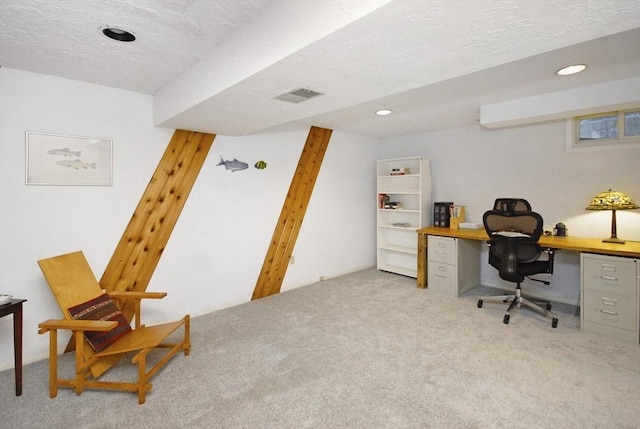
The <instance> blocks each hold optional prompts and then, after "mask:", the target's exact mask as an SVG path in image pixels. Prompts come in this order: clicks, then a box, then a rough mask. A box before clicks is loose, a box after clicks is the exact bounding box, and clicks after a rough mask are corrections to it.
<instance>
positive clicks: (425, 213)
mask: <svg viewBox="0 0 640 429" xmlns="http://www.w3.org/2000/svg"><path fill="white" fill-rule="evenodd" d="M394 169H397V170H399V171H396V172H394ZM403 170H404V174H397V173H400V172H402V171H403ZM392 173H396V174H392ZM376 189H377V199H378V201H377V204H378V205H377V226H376V228H377V248H378V249H377V266H378V269H379V270H383V271H389V272H392V273H397V274H402V275H405V276H409V277H415V278H417V276H418V266H417V264H418V234H417V230H418V229H420V228H423V227H426V226H428V225H430V216H431V163H430V160H429V159H427V158H424V157H420V156H418V157H408V158H392V159H382V160H378V162H377V187H376ZM383 194H384V195H386V196H388V199H389V202H390V203H399V204H400V205H401V208H390V207H389V206H387V208H385V207H381V199H380V195H383Z"/></svg>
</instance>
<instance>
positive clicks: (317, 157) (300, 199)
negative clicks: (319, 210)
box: [251, 127, 332, 300]
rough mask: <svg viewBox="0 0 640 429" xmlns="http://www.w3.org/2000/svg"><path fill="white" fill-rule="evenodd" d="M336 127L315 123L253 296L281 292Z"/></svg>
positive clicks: (256, 297)
mask: <svg viewBox="0 0 640 429" xmlns="http://www.w3.org/2000/svg"><path fill="white" fill-rule="evenodd" d="M331 133H332V130H329V129H325V128H318V127H311V129H310V130H309V135H308V137H307V141H306V143H305V146H304V149H303V150H302V154H301V155H300V160H299V162H298V167H297V168H296V172H295V174H294V176H293V179H292V181H291V185H290V187H289V192H287V197H286V199H285V202H284V205H283V207H282V211H281V212H280V218H279V220H278V223H277V224H276V228H275V231H274V233H273V237H272V239H271V244H270V245H269V249H268V250H267V255H266V257H265V259H264V263H263V265H262V270H261V271H260V277H259V278H258V281H257V283H256V286H255V288H254V290H253V296H252V298H251V299H252V300H254V299H258V298H263V297H265V296H269V295H273V294H276V293H279V292H280V287H281V286H282V281H283V280H284V276H285V274H286V272H287V267H288V265H289V260H290V259H291V255H292V253H293V248H294V246H295V244H296V240H297V238H298V233H299V232H300V227H301V226H302V221H303V220H304V215H305V213H306V211H307V206H308V205H309V200H310V199H311V194H312V192H313V187H314V186H315V183H316V179H317V177H318V173H319V171H320V167H321V166H322V160H323V159H324V154H325V152H326V150H327V147H328V145H329V140H330V139H331Z"/></svg>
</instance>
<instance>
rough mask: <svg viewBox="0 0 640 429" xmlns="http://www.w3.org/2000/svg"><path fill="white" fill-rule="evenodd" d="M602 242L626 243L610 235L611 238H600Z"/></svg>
mask: <svg viewBox="0 0 640 429" xmlns="http://www.w3.org/2000/svg"><path fill="white" fill-rule="evenodd" d="M602 242H603V243H617V244H624V243H626V241H625V240H620V239H619V238H617V237H611V238H605V239H604V240H602Z"/></svg>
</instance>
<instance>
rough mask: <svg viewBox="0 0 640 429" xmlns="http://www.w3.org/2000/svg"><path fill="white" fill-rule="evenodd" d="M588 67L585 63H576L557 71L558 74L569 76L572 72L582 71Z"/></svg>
mask: <svg viewBox="0 0 640 429" xmlns="http://www.w3.org/2000/svg"><path fill="white" fill-rule="evenodd" d="M586 68H587V66H586V65H584V64H574V65H572V66H567V67H563V68H561V69H560V70H558V71H557V72H556V74H557V75H558V76H568V75H570V74H576V73H580V72H581V71H584V70H585V69H586Z"/></svg>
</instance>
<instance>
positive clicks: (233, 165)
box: [218, 157, 249, 173]
mask: <svg viewBox="0 0 640 429" xmlns="http://www.w3.org/2000/svg"><path fill="white" fill-rule="evenodd" d="M218 165H224V168H226V169H227V170H231V172H232V173H233V172H234V171H239V170H244V169H246V168H249V164H247V163H246V162H242V161H238V160H237V159H236V158H234V159H233V161H225V160H224V158H222V157H220V162H219V163H218Z"/></svg>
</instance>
